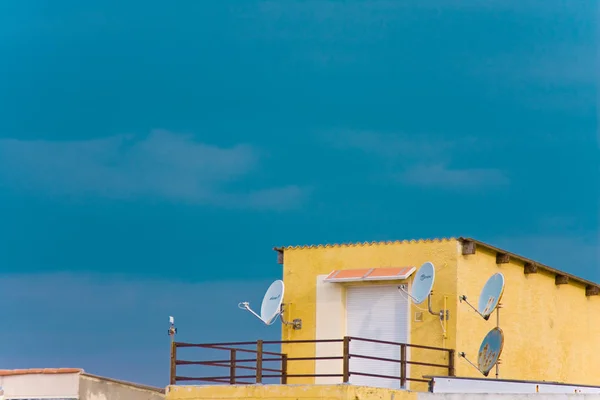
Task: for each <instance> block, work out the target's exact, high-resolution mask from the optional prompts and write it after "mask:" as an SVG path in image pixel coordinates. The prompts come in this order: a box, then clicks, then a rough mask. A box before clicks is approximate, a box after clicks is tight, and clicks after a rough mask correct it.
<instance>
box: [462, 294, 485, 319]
mask: <svg viewBox="0 0 600 400" xmlns="http://www.w3.org/2000/svg"><path fill="white" fill-rule="evenodd" d="M459 300H460V302H461V303H462V302H463V301H464V302H465V303H467V305H468V306H469V307H471V308H472V309H473V311H475V312H476V313H477V314H479V315H480V316H481V317H482V318H485V317H484V316H483V314H482V313H480V312H479V310H478V309H477V308H475V307H474V306H473V305H472V304H471V303H469V301H468V300H467V296H465V295H464V294H463V295H462V296H460V297H459ZM488 318H489V317H488Z"/></svg>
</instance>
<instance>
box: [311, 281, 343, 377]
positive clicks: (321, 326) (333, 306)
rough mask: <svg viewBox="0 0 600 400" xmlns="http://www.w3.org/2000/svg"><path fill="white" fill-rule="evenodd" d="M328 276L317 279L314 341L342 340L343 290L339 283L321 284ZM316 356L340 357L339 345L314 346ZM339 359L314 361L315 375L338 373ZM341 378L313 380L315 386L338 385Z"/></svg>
mask: <svg viewBox="0 0 600 400" xmlns="http://www.w3.org/2000/svg"><path fill="white" fill-rule="evenodd" d="M326 277H327V275H319V276H317V305H316V309H317V315H316V339H317V340H320V339H342V338H343V337H344V336H345V334H346V332H345V326H346V324H345V315H346V312H345V301H344V293H345V291H344V288H343V286H342V285H340V284H339V283H330V282H324V281H323V280H324V279H325V278H326ZM315 351H316V356H317V357H341V356H342V355H343V344H342V343H317V344H316V349H315ZM342 365H343V364H342V360H316V361H315V374H341V373H342V371H343V369H342ZM341 382H342V379H341V378H335V377H321V378H315V383H316V384H336V383H341Z"/></svg>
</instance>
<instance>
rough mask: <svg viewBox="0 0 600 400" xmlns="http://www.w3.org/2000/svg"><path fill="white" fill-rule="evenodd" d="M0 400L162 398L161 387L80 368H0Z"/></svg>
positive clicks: (142, 399) (160, 399)
mask: <svg viewBox="0 0 600 400" xmlns="http://www.w3.org/2000/svg"><path fill="white" fill-rule="evenodd" d="M0 388H1V389H0V400H17V399H19V400H39V399H45V400H117V399H119V400H121V399H128V400H163V399H164V398H165V391H164V389H159V388H155V387H151V386H146V385H138V384H135V383H130V382H124V381H120V380H116V379H110V378H104V377H101V376H96V375H92V374H88V373H86V372H85V371H83V370H82V369H79V368H54V369H53V368H46V369H14V370H0Z"/></svg>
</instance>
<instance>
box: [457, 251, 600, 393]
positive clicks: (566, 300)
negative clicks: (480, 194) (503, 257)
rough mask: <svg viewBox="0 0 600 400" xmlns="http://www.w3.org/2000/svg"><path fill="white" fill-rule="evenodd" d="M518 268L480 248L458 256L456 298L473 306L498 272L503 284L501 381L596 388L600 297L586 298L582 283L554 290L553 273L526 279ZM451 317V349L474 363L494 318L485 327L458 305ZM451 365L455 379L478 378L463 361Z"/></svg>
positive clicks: (520, 266) (515, 263)
mask: <svg viewBox="0 0 600 400" xmlns="http://www.w3.org/2000/svg"><path fill="white" fill-rule="evenodd" d="M459 254H460V253H459ZM567 267H568V266H567ZM523 268H524V266H523V263H522V262H520V261H512V260H511V262H510V263H508V264H496V254H495V253H494V252H492V251H489V250H486V249H482V248H480V247H478V248H477V252H476V254H474V255H468V256H463V255H459V256H458V290H459V293H458V294H465V295H467V297H468V298H469V301H470V302H471V303H472V304H475V305H476V304H477V299H478V295H479V291H480V290H481V287H482V286H483V284H484V283H485V281H486V280H487V279H488V277H489V276H491V275H492V274H493V273H495V272H501V273H502V274H504V277H505V279H506V288H505V290H504V296H503V299H502V303H503V308H502V309H501V311H500V327H501V328H502V330H503V332H504V335H505V343H504V351H503V354H502V363H501V365H500V378H503V379H525V380H548V381H560V382H570V383H580V384H594V385H599V384H600V373H599V372H598V371H600V359H599V358H598V356H597V354H598V350H600V340H598V338H600V296H590V297H586V296H585V287H584V286H583V285H581V284H578V283H575V282H572V281H571V282H569V283H568V284H566V285H558V286H557V285H555V282H554V278H555V277H554V275H553V274H549V273H547V272H542V271H541V270H538V273H537V274H528V275H526V274H524V273H523ZM456 315H457V317H458V318H457V319H455V321H456V322H458V326H459V329H458V331H457V336H456V346H457V348H456V350H457V351H464V352H466V353H467V355H470V358H471V359H472V360H473V361H476V356H477V352H478V350H479V344H480V342H481V340H482V339H483V337H484V336H485V335H486V333H487V332H488V331H489V330H490V329H492V328H493V327H494V326H495V323H496V315H495V313H494V314H493V315H492V317H491V318H490V319H489V321H487V322H486V321H484V320H483V319H482V318H481V317H479V316H478V315H477V314H476V313H475V312H474V311H472V310H470V309H469V308H468V306H467V305H465V304H460V305H459V312H458V314H456ZM456 365H457V375H459V376H481V375H480V374H479V373H478V371H476V370H475V369H474V368H472V367H471V366H469V365H468V364H467V363H466V362H465V361H464V360H462V359H457V363H456ZM494 371H495V370H492V372H491V373H490V378H492V377H494Z"/></svg>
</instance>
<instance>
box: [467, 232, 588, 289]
mask: <svg viewBox="0 0 600 400" xmlns="http://www.w3.org/2000/svg"><path fill="white" fill-rule="evenodd" d="M458 241H460V242H473V243H475V244H476V245H477V246H480V247H483V248H485V249H487V250H491V251H494V252H497V253H503V254H507V255H509V256H510V257H511V258H514V259H517V260H519V261H521V262H523V263H531V264H535V265H536V266H537V267H538V268H540V269H542V270H544V271H546V272H550V273H552V274H555V275H562V276H567V277H569V279H570V280H572V281H574V282H578V283H581V284H583V285H586V286H593V287H600V284H598V283H596V282H592V281H588V280H587V279H584V278H581V277H579V276H576V275H573V274H570V273H568V272H565V271H561V270H559V269H556V268H552V267H549V266H548V265H545V264H542V263H540V262H537V261H535V260H532V259H530V258H527V257H523V256H521V255H519V254H516V253H512V252H510V251H507V250H503V249H501V248H499V247H496V246H492V245H491V244H488V243H484V242H481V241H479V240H477V239H473V238H470V237H462V236H461V237H459V238H458Z"/></svg>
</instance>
